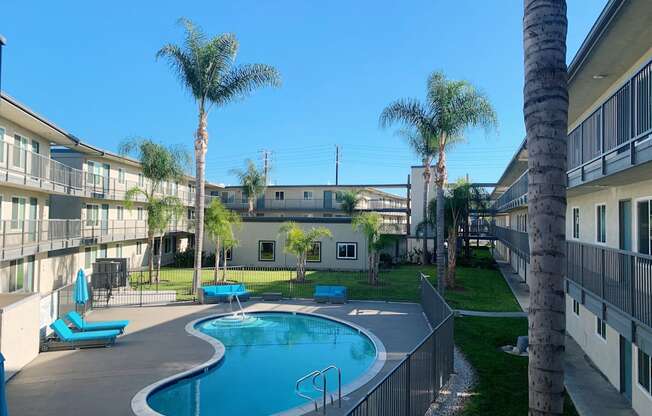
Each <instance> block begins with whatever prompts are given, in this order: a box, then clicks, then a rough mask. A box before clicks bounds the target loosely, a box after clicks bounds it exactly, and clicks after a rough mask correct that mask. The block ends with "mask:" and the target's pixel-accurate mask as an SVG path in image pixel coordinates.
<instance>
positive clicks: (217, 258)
mask: <svg viewBox="0 0 652 416" xmlns="http://www.w3.org/2000/svg"><path fill="white" fill-rule="evenodd" d="M219 270H220V238H219V237H217V239H216V240H215V268H214V271H213V280H215V284H217V275H218V271H219Z"/></svg>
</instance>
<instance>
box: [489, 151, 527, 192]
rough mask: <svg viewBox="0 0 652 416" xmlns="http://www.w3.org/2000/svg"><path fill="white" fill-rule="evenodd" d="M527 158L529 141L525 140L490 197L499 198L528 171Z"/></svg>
mask: <svg viewBox="0 0 652 416" xmlns="http://www.w3.org/2000/svg"><path fill="white" fill-rule="evenodd" d="M527 158H528V152H527V139H523V142H521V145H520V146H519V147H518V149H517V150H516V153H514V156H512V159H511V160H510V161H509V164H508V165H507V167H506V168H505V171H504V172H503V174H502V175H501V176H500V179H498V181H497V182H496V186H495V187H494V190H493V191H492V192H491V195H490V197H491V199H495V198H498V197H499V196H500V195H502V194H503V193H504V192H505V191H506V190H507V189H509V187H510V186H512V184H513V183H514V182H516V180H517V179H518V178H520V177H521V175H523V173H524V172H525V171H526V170H527Z"/></svg>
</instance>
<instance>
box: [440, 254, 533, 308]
mask: <svg viewBox="0 0 652 416" xmlns="http://www.w3.org/2000/svg"><path fill="white" fill-rule="evenodd" d="M467 263H468V265H466V266H462V265H459V266H458V267H457V287H456V288H454V289H450V290H447V291H446V292H445V294H444V297H445V298H446V301H447V302H448V304H449V305H450V306H451V307H452V308H454V309H467V310H474V311H488V312H500V311H502V312H515V311H520V310H521V308H520V307H519V305H518V302H517V301H516V299H515V298H514V295H513V294H512V292H511V290H509V286H507V283H506V282H505V279H504V278H503V276H502V275H501V274H500V271H499V270H498V269H497V268H496V267H495V263H494V261H493V259H492V258H491V254H490V253H489V250H487V249H475V250H473V257H472V258H471V260H470V261H468V262H467Z"/></svg>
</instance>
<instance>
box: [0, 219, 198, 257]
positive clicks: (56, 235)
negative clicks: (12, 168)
mask: <svg viewBox="0 0 652 416" xmlns="http://www.w3.org/2000/svg"><path fill="white" fill-rule="evenodd" d="M0 228H1V231H2V236H1V237H0V238H1V240H0V251H1V257H0V258H1V259H2V260H10V259H13V258H19V257H23V256H28V255H33V254H35V253H38V252H42V251H50V250H59V249H64V248H72V247H78V246H81V245H92V244H103V243H108V242H114V241H125V240H133V239H141V238H146V237H147V221H146V220H99V221H97V220H79V219H71V220H65V219H49V220H2V221H0ZM193 229H194V222H193V221H192V220H185V219H183V220H176V221H172V222H171V223H170V225H169V226H168V228H167V232H182V231H183V232H191V231H192V230H193Z"/></svg>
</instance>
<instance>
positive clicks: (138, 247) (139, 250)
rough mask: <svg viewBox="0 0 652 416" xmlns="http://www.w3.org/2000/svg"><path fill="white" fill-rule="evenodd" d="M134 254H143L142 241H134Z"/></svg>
mask: <svg viewBox="0 0 652 416" xmlns="http://www.w3.org/2000/svg"><path fill="white" fill-rule="evenodd" d="M136 254H143V243H141V242H140V241H139V242H137V243H136Z"/></svg>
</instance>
